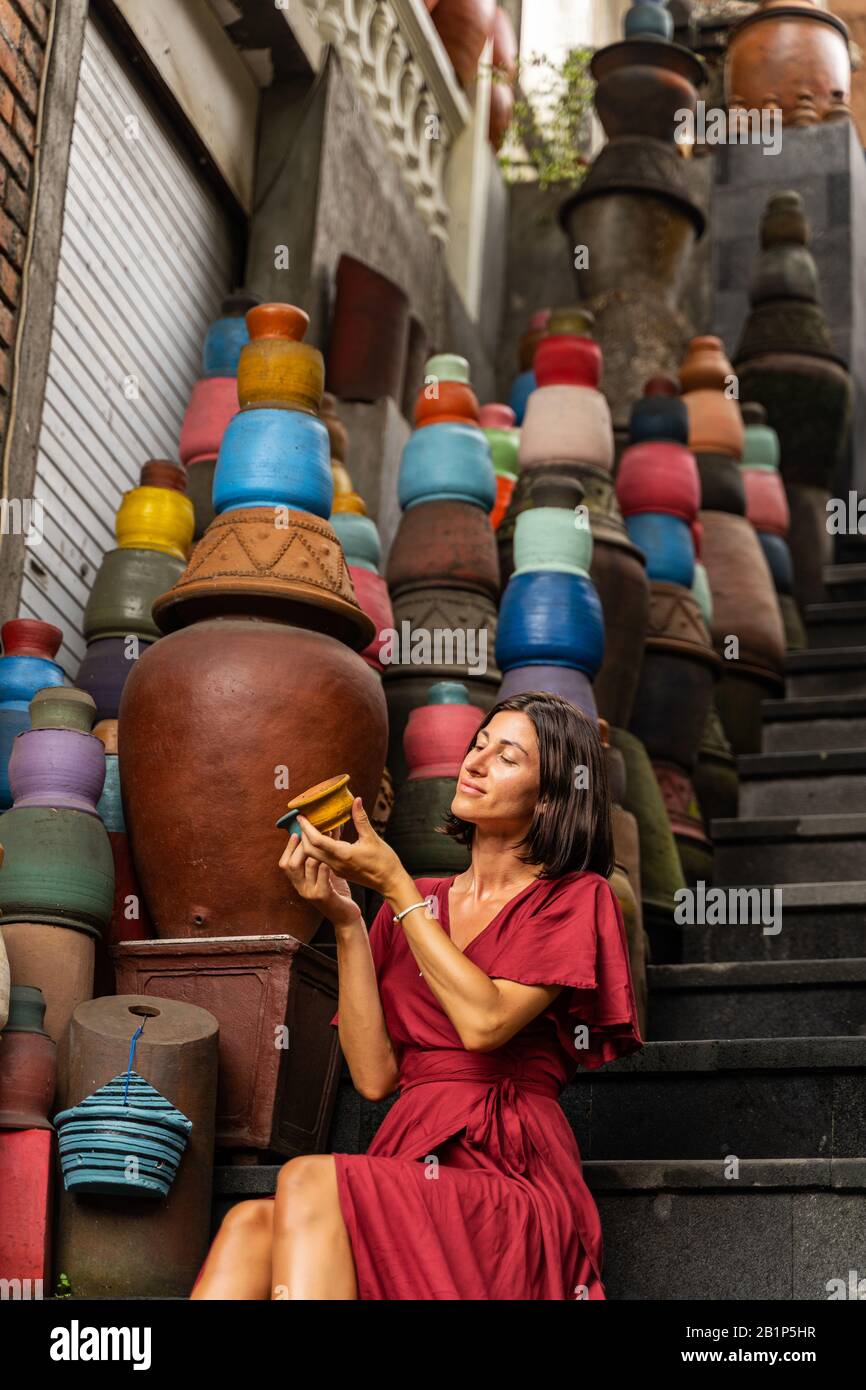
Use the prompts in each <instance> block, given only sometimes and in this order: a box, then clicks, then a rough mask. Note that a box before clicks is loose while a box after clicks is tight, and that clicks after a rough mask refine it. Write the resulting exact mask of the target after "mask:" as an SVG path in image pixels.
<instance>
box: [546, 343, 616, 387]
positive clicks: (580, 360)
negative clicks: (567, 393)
mask: <svg viewBox="0 0 866 1390" xmlns="http://www.w3.org/2000/svg"><path fill="white" fill-rule="evenodd" d="M534 370H535V379H536V381H537V382H538V385H539V386H591V387H593V388H595V387H597V386H598V383H599V381H600V380H601V348H600V347H599V345H598V343H596V342H594V341H593V339H592V338H584V337H581V336H579V335H578V334H576V333H552V334H549V335H548V336H547V337H546V338H542V340H541V342H540V343H539V344H538V351H537V352H536V354H535V362H534Z"/></svg>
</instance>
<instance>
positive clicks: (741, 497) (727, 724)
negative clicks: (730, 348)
mask: <svg viewBox="0 0 866 1390" xmlns="http://www.w3.org/2000/svg"><path fill="white" fill-rule="evenodd" d="M680 381H681V384H682V388H683V399H684V400H685V403H686V406H687V408H688V413H689V445H690V447H691V449H692V450H693V451H694V453H695V456H696V458H697V462H698V469H699V472H700V477H701V513H700V523H701V528H702V559H703V563H704V565H705V566H706V569H707V575H708V577H709V582H710V590H711V593H712V603H713V618H712V637H713V645H714V646H715V649H716V651H717V652H718V654H719V656H720V657H721V658H722V676H721V680H720V682H719V686H718V690H717V693H716V700H717V704H718V709H719V713H720V715H721V719H722V724H723V725H724V729H725V733H726V734H727V736H728V738H729V740H730V742H731V746H732V747H733V749H734V752H735V753H737V754H740V753H749V752H757V750H758V746H759V742H760V724H761V701H762V700H765V699H768V698H770V696H771V695H773V694H776V693H778V691H779V689H780V686H781V672H782V661H783V658H784V652H785V634H784V629H783V626H782V617H781V613H780V611H779V604H778V601H777V599H776V589H775V585H774V584H773V578H772V575H771V574H770V569H769V566H768V564H767V561H766V558H765V556H764V552H763V550H762V549H761V545H760V542H759V541H758V537H757V534H756V532H755V529H754V527H753V526H752V524H751V522H750V521H749V520H748V518H747V517H746V515H745V512H746V495H745V490H744V486H743V477H742V473H741V470H740V460H741V458H742V453H743V419H742V415H741V414H740V408H739V405H738V403H737V394H736V387H737V378H736V377H735V376H734V373H733V371H732V369H731V365H730V363H729V362H728V359H727V358H726V356H725V353H724V349H723V348H722V344H721V342H720V340H719V339H718V338H711V337H703V338H693V339H692V342H691V344H690V346H689V352H688V355H687V357H686V359H685V361H684V362H683V365H682V367H681V368H680Z"/></svg>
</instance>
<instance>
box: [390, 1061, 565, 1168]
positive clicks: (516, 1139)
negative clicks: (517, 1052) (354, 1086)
mask: <svg viewBox="0 0 866 1390" xmlns="http://www.w3.org/2000/svg"><path fill="white" fill-rule="evenodd" d="M431 1081H451V1082H475V1083H476V1084H478V1083H481V1084H482V1085H483V1087H484V1089H483V1091H482V1092H481V1094H480V1095H479V1096H478V1098H477V1099H476V1100H475V1101H474V1102H473V1104H472V1107H471V1109H470V1111H469V1114H468V1115H467V1117H466V1138H467V1140H468V1142H469V1143H470V1144H472V1145H474V1146H476V1147H478V1148H482V1149H484V1150H485V1152H487V1153H488V1154H490V1155H491V1157H493V1158H495V1159H496V1160H497V1161H498V1162H499V1163H501V1164H502V1166H503V1167H504V1168H507V1169H510V1170H511V1171H512V1172H517V1173H524V1172H526V1170H527V1167H528V1160H529V1150H530V1149H534V1150H535V1152H536V1153H537V1154H538V1155H539V1156H540V1157H541V1158H542V1159H543V1160H547V1159H548V1157H549V1155H548V1154H547V1153H546V1151H545V1150H544V1149H542V1148H540V1147H539V1145H538V1144H537V1143H536V1142H535V1141H534V1140H533V1138H532V1135H531V1134H530V1133H529V1131H528V1129H527V1127H526V1125H525V1124H524V1121H523V1120H522V1119H521V1114H520V1110H521V1101H522V1096H521V1092H525V1091H532V1092H533V1093H534V1094H536V1095H542V1096H546V1097H547V1099H548V1100H556V1099H557V1097H558V1096H559V1091H560V1087H559V1084H558V1082H556V1081H555V1080H554V1079H553V1078H544V1077H537V1076H535V1077H526V1076H520V1074H519V1071H518V1073H517V1074H515V1067H514V1065H513V1064H511V1065H509V1064H508V1063H507V1062H504V1061H502V1060H500V1059H498V1058H495V1057H492V1056H490V1055H489V1054H487V1053H483V1052H467V1051H466V1050H465V1049H463V1048H453V1049H451V1048H439V1049H437V1050H435V1051H430V1052H421V1051H412V1052H409V1053H407V1054H406V1055H405V1056H404V1058H403V1065H402V1067H401V1070H400V1088H401V1091H402V1092H405V1091H408V1090H411V1089H412V1088H413V1087H415V1086H423V1085H426V1084H427V1083H428V1082H431Z"/></svg>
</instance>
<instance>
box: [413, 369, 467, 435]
mask: <svg viewBox="0 0 866 1390" xmlns="http://www.w3.org/2000/svg"><path fill="white" fill-rule="evenodd" d="M426 390H427V388H426V387H425V388H423V389H422V390H421V392H420V394H419V396H418V400H417V402H416V405H415V428H416V429H419V430H420V429H422V428H423V427H424V426H425V425H447V424H462V425H477V424H478V411H479V405H478V397H477V396H476V394H475V392H474V391H473V390H472V387H471V386H467V385H466V384H465V382H462V381H443V380H440V381H439V382H438V383H437V390H438V396H433V397H432V398H428V397H427V395H426Z"/></svg>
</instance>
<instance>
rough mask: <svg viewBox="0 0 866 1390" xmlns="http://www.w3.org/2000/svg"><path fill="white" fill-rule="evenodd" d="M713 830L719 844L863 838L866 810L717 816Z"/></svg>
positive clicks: (865, 865) (865, 831) (715, 840)
mask: <svg viewBox="0 0 866 1390" xmlns="http://www.w3.org/2000/svg"><path fill="white" fill-rule="evenodd" d="M754 756H756V757H759V756H762V755H760V754H755V755H754ZM773 756H774V755H773ZM710 833H711V835H712V838H713V840H714V842H715V843H716V844H725V843H736V842H737V841H742V840H782V839H784V840H794V839H799V840H804V841H807V840H860V839H863V838H866V813H864V814H861V815H856V814H855V815H837V816H755V817H739V818H737V819H730V820H727V819H726V820H714V821H713V822H712V828H711V831H710ZM864 867H866V864H864ZM728 886H729V885H728ZM737 886H740V885H737ZM750 886H754V885H750ZM776 886H777V887H778V886H779V885H776ZM786 891H787V889H786Z"/></svg>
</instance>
